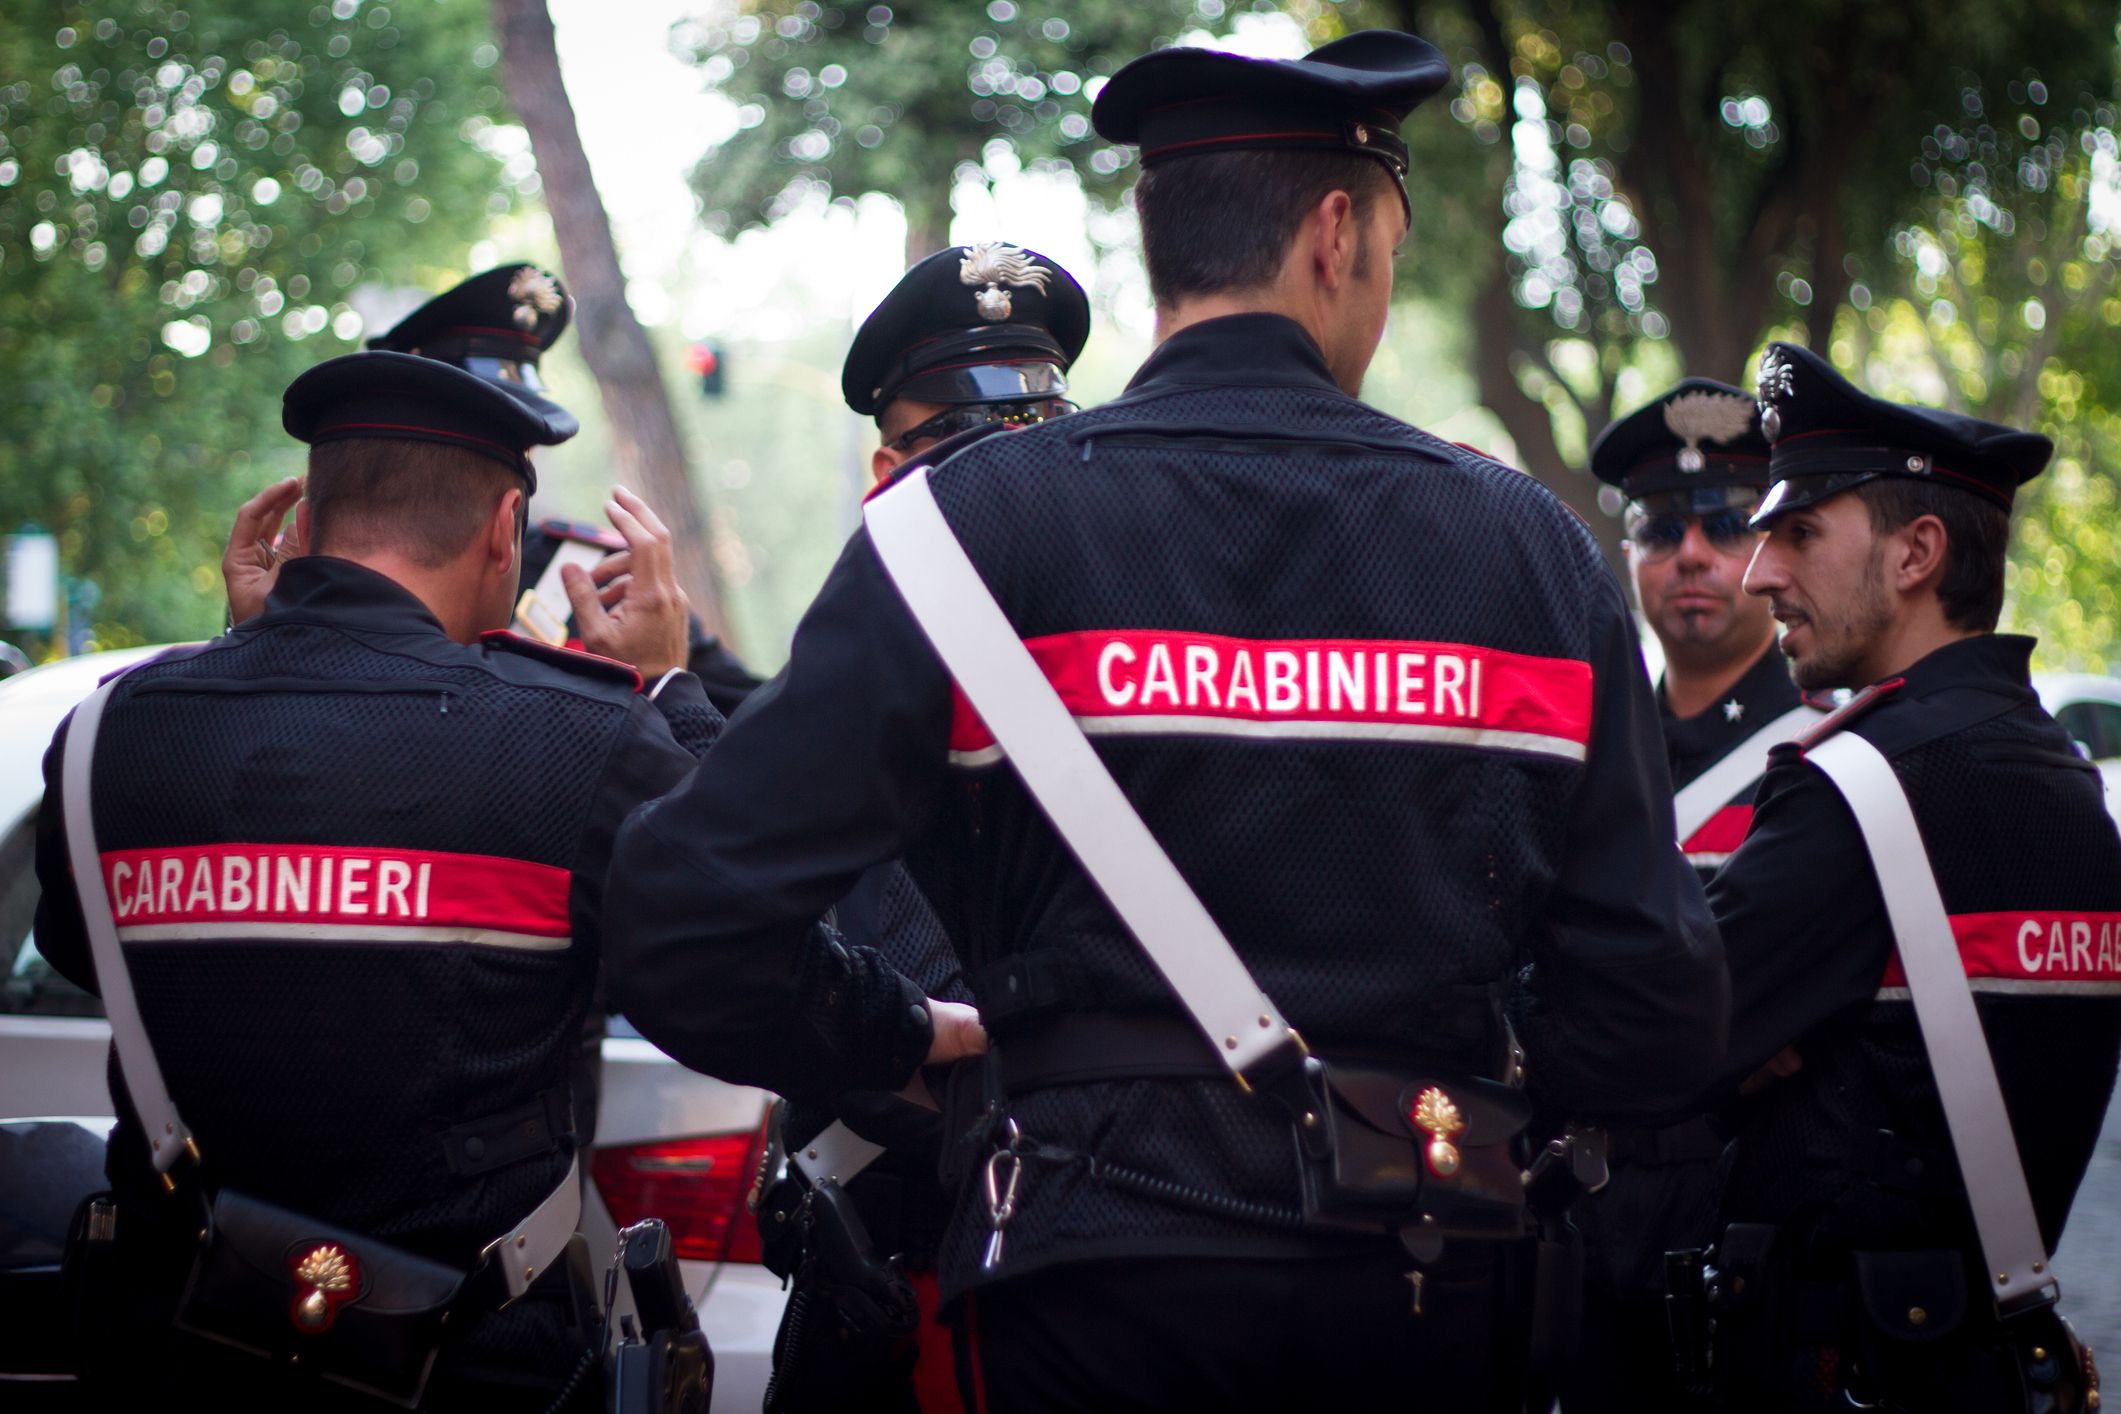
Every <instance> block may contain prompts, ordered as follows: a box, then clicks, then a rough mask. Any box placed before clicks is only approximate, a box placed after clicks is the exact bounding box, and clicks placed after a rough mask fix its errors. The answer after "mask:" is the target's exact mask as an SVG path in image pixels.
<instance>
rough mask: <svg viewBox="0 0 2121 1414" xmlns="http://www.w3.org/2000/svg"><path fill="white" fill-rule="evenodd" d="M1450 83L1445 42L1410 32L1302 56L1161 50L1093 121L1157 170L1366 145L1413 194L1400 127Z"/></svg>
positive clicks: (1130, 69) (1138, 64)
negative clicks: (1201, 158)
mask: <svg viewBox="0 0 2121 1414" xmlns="http://www.w3.org/2000/svg"><path fill="white" fill-rule="evenodd" d="M1450 79H1451V65H1450V62H1449V61H1448V60H1446V59H1445V58H1444V56H1443V54H1442V52H1441V51H1440V50H1438V49H1437V48H1436V46H1435V45H1433V44H1430V43H1429V42H1428V41H1427V40H1425V39H1419V38H1417V37H1415V36H1414V35H1411V34H1403V33H1401V32H1399V31H1398V30H1388V29H1371V30H1363V31H1361V32H1359V33H1356V34H1351V35H1348V36H1347V37H1346V38H1344V39H1336V40H1334V41H1333V42H1332V43H1331V44H1325V45H1321V46H1319V47H1318V48H1316V49H1314V50H1312V51H1311V52H1310V53H1309V54H1306V55H1305V56H1304V57H1303V58H1301V59H1249V58H1246V57H1244V56H1242V55H1238V54H1224V53H1221V52H1219V51H1217V50H1213V49H1192V48H1171V49H1159V50H1157V51H1156V52H1155V53H1153V54H1145V55H1143V56H1142V57H1141V58H1139V59H1136V60H1134V61H1133V62H1132V63H1130V64H1128V65H1126V67H1124V68H1122V69H1121V70H1120V71H1119V72H1118V73H1116V74H1114V75H1113V76H1112V80H1111V82H1110V83H1107V84H1106V85H1105V87H1104V91H1103V92H1101V93H1099V94H1098V96H1097V102H1096V103H1094V104H1093V105H1091V108H1090V121H1091V122H1092V123H1093V124H1095V125H1096V128H1097V131H1098V135H1099V136H1100V137H1103V138H1104V139H1106V140H1107V141H1108V142H1120V143H1128V144H1131V145H1133V146H1136V147H1139V148H1140V149H1141V155H1142V165H1143V166H1145V167H1153V166H1155V165H1156V164H1157V163H1158V162H1163V161H1167V160H1170V159H1172V158H1177V157H1190V156H1197V155H1201V154H1204V153H1212V152H1229V151H1238V150H1244V149H1268V150H1273V149H1283V150H1288V149H1294V150H1299V151H1319V152H1359V153H1362V154H1363V155H1365V156H1368V157H1374V158H1376V159H1377V160H1378V161H1379V162H1381V163H1383V164H1384V165H1385V166H1386V168H1388V169H1389V170H1390V171H1391V173H1392V177H1393V180H1394V181H1395V182H1396V183H1397V184H1398V185H1399V187H1400V192H1401V195H1402V197H1404V195H1405V185H1406V174H1407V145H1406V143H1405V142H1404V141H1402V140H1401V139H1400V136H1399V125H1400V124H1401V123H1403V122H1405V121H1406V117H1407V114H1409V113H1411V112H1413V111H1414V109H1415V108H1416V107H1417V106H1418V105H1419V104H1420V103H1421V102H1422V100H1423V99H1426V98H1428V97H1429V96H1430V95H1431V94H1433V93H1435V92H1436V91H1437V90H1438V89H1440V88H1442V87H1443V86H1444V85H1445V84H1446V83H1448V82H1450Z"/></svg>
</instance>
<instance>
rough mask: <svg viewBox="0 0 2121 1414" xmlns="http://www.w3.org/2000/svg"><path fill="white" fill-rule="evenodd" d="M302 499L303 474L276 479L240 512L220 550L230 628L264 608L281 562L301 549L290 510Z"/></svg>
mask: <svg viewBox="0 0 2121 1414" xmlns="http://www.w3.org/2000/svg"><path fill="white" fill-rule="evenodd" d="M301 499H302V478H301V477H299V476H290V477H288V478H287V479H286V480H285V481H275V482H274V483H273V484H272V485H270V486H268V487H266V488H265V489H264V490H263V491H260V492H259V493H258V494H257V495H255V496H253V497H251V498H250V499H249V500H247V501H245V502H244V503H243V505H242V507H241V508H240V509H238V510H237V512H236V524H235V528H234V529H233V530H231V531H229V533H228V548H227V549H226V550H224V551H222V552H221V581H222V583H224V584H226V585H227V586H228V622H229V624H230V626H231V627H233V626H234V625H236V624H239V623H242V622H243V621H244V620H245V619H253V618H256V617H257V616H258V615H259V614H262V613H264V612H265V596H266V595H268V594H270V593H272V587H273V585H274V584H275V583H276V582H278V580H279V578H280V566H281V565H283V564H285V563H286V562H287V561H289V560H291V559H293V558H294V557H295V556H297V555H299V554H301V553H302V546H301V545H300V544H298V543H296V542H297V537H296V531H295V527H293V526H289V525H287V515H288V512H290V511H292V510H293V509H294V508H295V503H296V502H297V501H299V500H301Z"/></svg>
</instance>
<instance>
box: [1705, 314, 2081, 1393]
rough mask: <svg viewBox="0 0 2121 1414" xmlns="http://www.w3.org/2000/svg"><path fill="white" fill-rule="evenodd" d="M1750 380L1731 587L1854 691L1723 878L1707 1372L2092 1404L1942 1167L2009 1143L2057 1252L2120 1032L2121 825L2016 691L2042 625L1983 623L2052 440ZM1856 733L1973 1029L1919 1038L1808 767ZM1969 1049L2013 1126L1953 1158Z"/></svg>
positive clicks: (1793, 758) (1873, 1389) (1799, 358)
mask: <svg viewBox="0 0 2121 1414" xmlns="http://www.w3.org/2000/svg"><path fill="white" fill-rule="evenodd" d="M1760 391H1761V404H1762V408H1763V426H1764V430H1765V431H1766V433H1767V435H1768V437H1769V439H1770V440H1771V441H1772V442H1773V444H1774V455H1773V460H1772V464H1771V471H1772V472H1773V474H1774V476H1775V479H1776V480H1775V485H1774V486H1773V487H1772V488H1771V489H1770V491H1769V492H1768V495H1767V498H1766V500H1765V501H1764V502H1763V503H1762V504H1761V507H1760V510H1759V512H1758V513H1757V514H1756V515H1755V516H1754V524H1756V525H1757V526H1760V527H1761V528H1763V529H1764V530H1765V531H1766V536H1765V539H1764V541H1763V543H1762V545H1761V547H1760V549H1759V551H1758V553H1757V554H1756V556H1755V558H1754V560H1753V564H1752V567H1751V568H1750V569H1749V570H1748V571H1747V575H1746V588H1747V590H1748V592H1750V593H1753V594H1758V595H1761V596H1763V597H1765V598H1766V599H1767V600H1768V601H1769V603H1770V605H1771V606H1772V608H1773V611H1774V614H1775V617H1776V618H1777V619H1778V620H1780V621H1781V623H1782V625H1783V637H1782V652H1783V653H1784V654H1785V655H1786V656H1787V657H1788V658H1789V660H1790V663H1791V666H1792V669H1793V671H1794V673H1795V676H1796V679H1797V683H1798V686H1800V687H1802V688H1805V689H1808V690H1818V689H1825V688H1834V687H1848V688H1859V689H1861V691H1860V692H1859V694H1858V695H1857V696H1856V698H1855V699H1853V700H1852V701H1851V702H1850V703H1849V704H1848V705H1847V706H1846V707H1845V708H1843V709H1842V710H1841V711H1839V712H1837V713H1836V714H1834V715H1833V716H1832V717H1829V718H1828V719H1826V720H1825V721H1824V722H1822V723H1821V724H1820V725H1819V726H1818V727H1816V728H1814V729H1813V730H1812V731H1811V732H1810V733H1809V734H1808V735H1806V736H1805V737H1804V738H1802V739H1801V740H1800V741H1799V742H1798V743H1794V744H1792V745H1789V746H1785V747H1781V748H1778V749H1777V750H1776V751H1775V752H1774V753H1773V755H1772V758H1771V764H1770V766H1769V769H1768V774H1767V778H1766V780H1765V781H1763V782H1762V784H1761V787H1760V791H1759V795H1758V798H1757V800H1756V802H1755V805H1754V812H1753V818H1752V828H1751V831H1750V833H1749V834H1748V835H1747V836H1746V839H1745V842H1744V843H1743V844H1742V845H1740V846H1739V847H1738V850H1737V852H1736V853H1735V854H1734V855H1733V856H1732V857H1731V860H1730V862H1729V863H1728V864H1726V865H1725V866H1724V868H1723V870H1722V872H1721V873H1719V874H1718V875H1717V877H1716V879H1715V881H1714V882H1713V883H1712V884H1711V885H1710V887H1709V901H1710V904H1711V906H1712V907H1713V908H1714V910H1715V913H1716V916H1717V919H1718V922H1719V924H1720V926H1721V928H1722V931H1723V934H1724V938H1725V940H1726V943H1727V946H1728V948H1729V950H1730V964H1731V983H1732V993H1733V1017H1732V1041H1731V1051H1730V1058H1729V1063H1728V1065H1727V1067H1726V1079H1725V1081H1724V1086H1725V1087H1726V1093H1728V1090H1729V1089H1730V1088H1734V1087H1737V1086H1739V1085H1740V1083H1741V1082H1744V1088H1745V1089H1747V1090H1750V1091H1752V1092H1754V1093H1753V1095H1752V1098H1751V1100H1750V1101H1749V1107H1748V1108H1746V1109H1745V1110H1743V1111H1742V1112H1740V1114H1739V1116H1738V1120H1739V1125H1740V1128H1739V1132H1738V1135H1737V1138H1736V1140H1735V1144H1734V1153H1733V1164H1732V1167H1731V1170H1730V1174H1729V1177H1728V1180H1727V1185H1726V1189H1725V1193H1724V1197H1723V1204H1722V1220H1723V1222H1724V1223H1726V1224H1727V1225H1728V1226H1726V1227H1725V1228H1724V1231H1723V1235H1722V1241H1721V1243H1720V1244H1719V1248H1718V1251H1717V1253H1716V1257H1715V1267H1716V1269H1717V1271H1718V1273H1719V1277H1718V1280H1717V1282H1716V1284H1715V1289H1714V1295H1715V1297H1716V1304H1715V1306H1714V1308H1713V1314H1714V1316H1715V1321H1716V1335H1715V1369H1716V1371H1717V1374H1718V1383H1719V1388H1720V1389H1721V1390H1722V1392H1723V1396H1724V1399H1725V1401H1726V1402H1727V1404H1728V1406H1729V1407H1730V1408H1732V1409H1743V1410H1770V1409H1772V1410H1777V1411H1806V1410H1826V1409H1846V1408H1849V1407H1855V1408H1881V1409H1892V1410H1908V1411H1914V1410H1921V1411H1954V1410H1965V1411H1975V1410H1979V1411H1982V1412H1983V1414H1996V1411H2005V1410H2020V1409H2034V1408H2040V1409H2075V1408H2080V1407H2085V1406H2084V1405H2082V1404H2080V1403H2079V1402H2078V1400H2077V1399H2076V1398H2075V1397H2067V1398H2062V1399H2061V1400H2060V1402H2041V1400H2040V1399H2039V1398H2038V1397H2036V1393H2035V1390H2034V1388H2033V1385H2034V1383H2035V1382H2036V1381H2035V1380H2034V1379H2032V1378H2031V1377H2032V1376H2034V1375H2037V1372H2036V1371H2032V1370H2031V1366H2033V1365H2036V1364H2039V1363H2041V1361H2042V1360H2043V1359H2053V1358H2059V1357H2060V1356H2061V1355H2062V1354H2063V1352H2061V1351H2059V1350H2057V1349H2055V1348H2053V1347H2054V1346H2055V1345H2056V1342H2055V1341H2054V1340H2053V1339H2052V1338H2050V1337H2049V1336H2045V1335H2043V1336H2039V1337H2037V1338H2035V1339H2031V1340H2023V1339H2020V1338H2019V1336H2020V1335H2021V1334H2022V1333H2023V1332H2024V1331H2025V1330H2026V1329H2027V1328H2028V1325H2029V1323H2030V1322H2031V1321H2032V1320H2036V1319H2038V1318H2039V1316H2040V1314H2041V1313H2040V1312H2039V1311H2038V1310H2037V1309H2034V1310H2033V1311H2030V1312H2028V1313H2027V1314H2026V1316H2024V1317H2021V1318H2020V1319H2019V1320H2018V1321H2016V1322H2015V1323H2012V1324H2008V1325H2006V1324H2002V1323H1999V1316H1998V1307H1997V1301H1996V1296H1995V1291H1994V1287H1993V1282H1992V1278H1991V1277H1990V1276H1989V1275H1988V1274H1987V1273H1986V1271H1985V1269H1984V1266H1983V1257H1982V1250H1981V1248H1980V1246H1979V1245H1978V1244H1977V1242H1976V1240H1975V1231H1974V1227H1973V1222H1972V1218H1971V1215H1970V1212H1969V1208H1968V1199H1967V1193H1966V1189H1965V1187H1964V1186H1963V1184H1962V1181H1961V1177H1960V1173H1961V1161H1962V1160H1964V1161H1965V1162H1966V1164H1967V1165H1968V1166H1969V1167H1972V1166H1973V1165H1975V1164H1977V1163H1978V1164H1981V1165H1982V1166H1984V1167H1987V1166H1989V1165H1991V1164H1993V1162H1994V1151H1995V1150H1996V1149H1998V1148H2002V1149H2005V1150H2008V1148H2009V1147H2010V1146H2011V1145H2012V1144H2013V1141H2014V1140H2015V1147H2016V1153H2017V1157H2018V1158H2019V1159H2020V1160H2021V1161H2022V1164H2023V1169H2024V1176H2025V1179H2026V1182H2027V1184H2028V1186H2029V1188H2030V1193H2031V1198H2032V1204H2033V1208H2034V1210H2035V1213H2036V1215H2037V1219H2038V1226H2039V1231H2040V1236H2041V1238H2042V1240H2043V1241H2044V1244H2045V1248H2046V1250H2047V1251H2049V1252H2052V1251H2053V1249H2054V1245H2055V1243H2056V1241H2057V1240H2058V1239H2059V1237H2060V1236H2061V1233H2062V1226H2063V1222H2064V1219H2065V1218H2067V1216H2068V1214H2069V1209H2070V1203H2071V1200H2072V1198H2073V1197H2074V1195H2075V1193H2076V1189H2077V1184H2078V1182H2079V1181H2080V1180H2081V1178H2082V1177H2083V1174H2084V1169H2085V1164H2086V1162H2087V1160H2088V1159H2089V1158H2090V1155H2091V1153H2092V1149H2093V1145H2094V1143H2095V1141H2096V1139H2097V1137H2098V1133H2099V1127H2100V1122H2101V1120H2102V1118H2103V1117H2104V1115H2105V1113H2106V1102H2107V1096H2108V1094H2109V1092H2110V1090H2111V1088H2112V1085H2113V1080H2114V1073H2115V1064H2116V1057H2117V1055H2121V985H2117V982H2121V938H2117V937H2115V936H2114V935H2115V932H2116V930H2117V928H2121V839H2117V838H2116V834H2115V829H2114V824H2113V821H2112V819H2111V818H2110V817H2109V816H2108V814H2107V812H2106V809H2105V806H2104V803H2103V800H2102V795H2101V786H2100V780H2099V776H2098V774H2097V773H2096V771H2095V770H2094V769H2093V768H2092V767H2091V766H2090V765H2089V764H2088V763H2086V762H2084V761H2082V760H2080V759H2079V758H2078V757H2077V755H2076V753H2075V752H2074V751H2073V750H2072V748H2071V743H2070V741H2069V738H2068V736H2067V735H2066V734H2065V733H2064V732H2063V730H2062V729H2061V728H2060V727H2059V726H2057V725H2056V724H2055V722H2054V721H2053V720H2052V719H2051V718H2049V716H2048V715H2047V713H2046V712H2045V711H2043V710H2042V709H2041V707H2040V703H2039V700H2038V699H2037V698H2036V697H2035V696H2034V694H2033V689H2032V686H2031V684H2030V682H2029V681H2028V678H2027V659H2028V655H2029V654H2030V653H2031V651H2032V647H2033V643H2032V640H2031V639H2029V638H2023V637H2017V636H2014V635H2004V634H1998V633H1996V632H1994V629H1995V626H1996V621H1997V617H1998V615H1999V613H2000V611H2001V608H2002V603H2003V593H2004V550H2005V546H2006V544H2007V540H2008V536H2009V526H2010V505H2011V500H2012V496H2013V493H2014V492H2015V490H2016V488H2017V487H2018V486H2019V485H2020V484H2022V483H2023V482H2025V481H2026V480H2028V479H2029V478H2031V477H2033V476H2036V475H2038V474H2039V472H2040V471H2041V469H2042V468H2043V467H2044V466H2045V465H2046V463H2047V459H2048V456H2049V454H2050V450H2051V449H2050V444H2049V442H2048V440H2047V439H2046V438H2045V437H2041V436H2037V435H2034V434H2032V433H2027V432H2020V431H2018V430H2016V429H2014V428H2010V427H2002V426H1998V425H1996V424H1994V423H1989V422H1983V421H1980V420H1978V419H1975V418H1971V417H1965V416H1961V415H1958V414H1954V413H1947V412H1937V411H1932V410H1929V409H1925V408H1915V407H1906V406H1901V405H1897V404H1893V403H1887V402H1882V401H1880V400H1878V399H1875V398H1871V397H1869V396H1866V395H1865V394H1864V393H1862V392H1860V391H1859V390H1857V389H1856V388H1855V387H1853V386H1851V385H1850V384H1849V383H1848V381H1847V380H1845V379H1844V378H1842V377H1841V376H1840V375H1839V374H1838V373H1836V372H1835V371H1834V369H1833V368H1832V367H1831V366H1830V365H1829V364H1828V363H1827V362H1826V361H1825V360H1824V359H1822V358H1820V357H1819V356H1818V355H1816V354H1814V353H1811V352H1810V351H1808V350H1805V349H1802V348H1798V347H1795V346H1793V345H1788V344H1771V345H1769V347H1768V350H1767V353H1766V355H1765V356H1764V358H1763V361H1762V365H1761V374H1760ZM1842 732H1851V733H1854V734H1856V735H1857V736H1859V737H1861V738H1862V739H1863V740H1864V741H1866V742H1868V743H1869V744H1870V745H1871V746H1873V747H1875V748H1876V749H1877V751H1878V752H1880V753H1881V754H1882V755H1883V756H1885V757H1886V758H1887V759H1888V760H1889V761H1890V763H1891V767H1892V771H1893V775H1894V776H1895V777H1896V778H1897V780H1898V783H1899V785H1900V786H1901V787H1902V788H1903V789H1904V790H1905V792H1906V794H1907V797H1908V799H1909V802H1910V803H1911V805H1912V807H1913V812H1914V819H1915V822H1916V824H1917V826H1918V827H1919V830H1920V850H1921V852H1923V853H1926V854H1927V860H1926V863H1927V865H1928V866H1929V867H1930V868H1931V869H1932V870H1933V871H1934V873H1935V876H1936V882H1937V885H1938V887H1939V889H1940V891H1941V893H1942V895H1943V902H1944V906H1945V910H1946V912H1947V913H1948V914H1949V915H1950V919H1951V929H1952V934H1953V937H1954V939H1955V940H1956V942H1957V944H1958V952H1959V959H1960V961H1961V962H1962V964H1963V965H1964V967H1965V970H1966V974H1967V977H1968V979H1969V982H1970V985H1971V987H1972V990H1973V994H1974V1000H1975V1002H1976V1003H1977V1004H1978V1010H1979V1017H1980V1025H1979V1027H1978V1028H1976V1031H1977V1034H1969V1035H1939V1034H1934V1032H1933V1033H1932V1034H1929V1035H1928V1036H1927V1037H1926V1038H1925V1036H1924V1035H1923V1033H1922V1031H1918V1029H1917V1024H1916V1018H1915V1016H1914V1014H1913V1009H1912V1007H1911V1005H1910V1002H1909V992H1908V989H1907V985H1906V979H1905V976H1904V975H1903V974H1902V973H1901V972H1900V960H1899V954H1898V952H1896V949H1895V943H1894V934H1893V931H1892V928H1891V925H1890V924H1889V922H1888V919H1887V916H1886V913H1885V910H1884V905H1883V902H1882V899H1881V895H1880V891H1879V884H1878V875H1877V874H1876V873H1875V872H1874V870H1873V867H1872V864H1871V862H1870V857H1869V855H1868V854H1867V852H1866V845H1865V841H1864V838H1863V837H1862V835H1861V834H1860V833H1859V832H1858V829H1857V827H1856V823H1855V819H1854V817H1853V816H1852V814H1851V812H1850V808H1849V806H1848V805H1847V804H1846V803H1845V802H1844V799H1843V797H1842V796H1841V794H1840V793H1839V792H1838V791H1837V789H1836V787H1835V786H1834V784H1833V783H1832V782H1830V781H1829V780H1828V779H1827V778H1826V776H1825V775H1824V774H1822V772H1821V771H1820V769H1819V768H1818V767H1816V766H1815V765H1813V764H1810V763H1808V762H1807V760H1806V755H1805V753H1806V752H1808V751H1813V750H1817V749H1818V748H1819V747H1820V746H1821V745H1822V744H1823V743H1825V742H1827V741H1829V740H1830V739H1831V738H1832V737H1833V736H1834V735H1835V734H1837V733H1842ZM1923 862H1925V861H1921V860H1919V859H1918V860H1917V861H1915V862H1914V864H1913V865H1911V866H1910V867H1920V864H1921V863H1923ZM1902 950H1904V947H1903V949H1902ZM1925 1029H1928V1028H1925ZM1925 1042H1926V1044H1925ZM1983 1045H1985V1046H1986V1047H1987V1048H1988V1049H1989V1051H1990V1052H1991V1053H1992V1055H1993V1057H1994V1063H1995V1072H1996V1075H1997V1078H1998V1080H1999V1081H2000V1084H2001V1089H2002V1096H2003V1100H2004V1103H2005V1105H2006V1106H2007V1108H2008V1111H2009V1125H2008V1131H2007V1132H1998V1133H1994V1134H1987V1135H1983V1136H1980V1138H1979V1145H1980V1150H1981V1152H1979V1153H1961V1152H1955V1149H1954V1145H1953V1142H1952V1137H1951V1135H1950V1133H1949V1132H1948V1130H1947V1129H1946V1127H1945V1122H1944V1118H1943V1114H1942V1112H1941V1110H1940V1102H1939V1098H1938V1090H1937V1084H1936V1081H1935V1079H1934V1077H1933V1075H1932V1071H1931V1057H1932V1056H1935V1055H1938V1054H1939V1053H1940V1052H1941V1051H1942V1050H1943V1049H1945V1048H1953V1049H1957V1048H1963V1047H1978V1046H1983ZM2035 1329H2037V1328H2035ZM2036 1355H2037V1357H2038V1358H2036Z"/></svg>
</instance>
